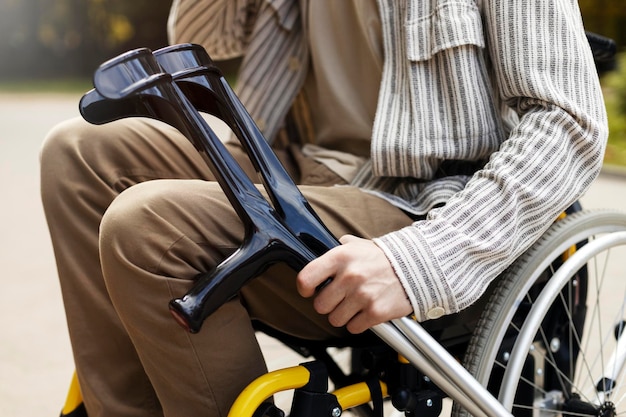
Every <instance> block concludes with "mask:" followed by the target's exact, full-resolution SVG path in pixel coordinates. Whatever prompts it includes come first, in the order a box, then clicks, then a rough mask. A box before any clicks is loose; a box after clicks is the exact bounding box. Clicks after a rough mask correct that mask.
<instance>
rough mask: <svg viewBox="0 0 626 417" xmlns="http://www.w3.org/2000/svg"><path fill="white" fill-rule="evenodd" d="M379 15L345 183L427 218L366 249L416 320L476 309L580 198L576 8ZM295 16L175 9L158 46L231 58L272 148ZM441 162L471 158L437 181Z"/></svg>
mask: <svg viewBox="0 0 626 417" xmlns="http://www.w3.org/2000/svg"><path fill="white" fill-rule="evenodd" d="M312 1H315V0H312ZM337 1H340V0H337ZM299 3H300V4H299ZM378 6H379V12H380V16H381V22H382V30H383V38H384V50H385V58H384V59H385V60H384V66H383V77H382V82H381V85H380V90H379V91H380V93H379V102H378V110H377V114H376V118H375V121H374V127H373V133H372V145H371V161H370V162H369V163H368V164H366V166H365V167H364V168H363V170H362V171H361V172H360V174H359V175H358V176H357V178H356V179H355V181H354V184H353V185H355V186H358V187H361V189H363V190H364V191H367V192H372V193H376V194H377V195H380V196H381V197H383V198H386V199H388V200H390V201H391V202H393V203H394V204H395V205H397V206H399V207H401V208H403V209H405V210H408V211H411V212H413V213H416V214H427V216H426V219H425V220H420V221H417V222H415V223H414V224H413V225H411V226H409V227H406V228H404V229H402V230H398V231H395V232H392V233H389V234H387V235H385V236H380V237H378V238H376V239H375V240H374V241H375V242H376V243H377V244H378V245H379V246H380V247H381V248H382V249H383V250H384V252H385V253H386V255H387V257H388V258H389V260H390V262H391V263H392V266H393V267H394V269H395V271H396V273H397V275H398V277H399V278H400V280H401V282H402V284H403V285H404V288H405V290H406V291H407V294H408V296H409V299H410V301H411V303H412V305H413V308H414V310H415V314H416V317H417V318H418V320H420V321H423V320H427V319H433V318H437V317H439V316H440V315H442V314H450V313H454V312H457V311H459V310H461V309H463V308H465V307H467V306H469V305H470V304H471V303H473V302H474V301H476V300H477V299H478V298H479V297H480V296H481V294H482V293H483V292H484V290H485V289H486V288H487V286H488V284H489V283H490V282H491V281H492V280H493V279H494V278H495V277H496V276H497V275H498V274H499V273H501V272H502V271H503V270H504V269H505V268H506V267H507V266H508V265H509V264H511V263H512V262H513V261H514V260H515V258H517V257H518V256H519V255H520V254H521V253H522V252H523V251H524V250H526V249H527V248H528V247H529V246H530V245H531V244H532V243H533V242H534V241H535V240H536V239H537V238H538V237H539V236H540V235H541V234H542V233H543V232H544V230H545V229H546V228H547V227H548V226H549V225H550V224H551V222H552V221H553V220H554V219H555V218H556V217H557V215H558V214H559V213H560V212H561V211H562V210H564V209H565V208H566V207H568V206H569V205H570V204H572V203H573V202H574V201H575V200H576V199H578V198H579V197H580V196H581V194H582V193H583V192H584V191H585V190H586V189H587V187H588V186H589V185H590V183H591V182H592V180H593V179H594V178H595V177H596V176H597V174H598V172H599V170H600V167H601V163H602V155H603V152H604V147H605V143H606V138H607V134H608V129H607V126H606V114H605V110H604V104H603V99H602V95H601V91H600V87H599V83H598V77H597V74H596V71H595V67H594V63H593V59H592V56H591V54H590V51H589V47H588V44H587V41H586V38H585V33H584V30H583V26H582V21H581V17H580V11H579V9H578V6H577V3H576V1H575V0H533V1H528V0H413V1H411V0H378ZM305 13H306V0H300V1H299V2H298V1H295V0H248V1H245V0H221V1H220V0H213V1H209V0H205V1H197V0H196V1H193V0H175V1H174V5H173V7H172V14H171V18H170V35H171V41H172V42H177V43H178V42H190V41H191V42H196V43H200V44H202V45H204V46H205V47H206V48H207V50H208V51H209V53H210V54H211V55H212V56H213V57H214V58H216V59H222V58H230V57H234V56H239V55H242V54H244V53H245V57H244V60H243V64H242V72H241V74H240V76H239V79H238V86H237V87H238V93H239V95H240V97H241V98H242V100H243V102H244V104H245V105H246V106H247V108H248V110H249V111H250V113H251V114H252V115H253V116H254V117H255V118H256V120H257V122H258V123H259V126H260V127H261V129H262V130H263V131H264V133H265V134H266V136H267V137H268V138H270V140H271V138H273V137H274V136H275V134H276V132H277V130H278V129H279V128H280V127H281V123H282V121H283V119H284V117H285V115H286V113H287V111H288V110H289V107H290V105H291V103H292V101H293V100H294V97H295V95H296V94H297V92H298V90H299V89H300V87H301V85H302V83H303V80H304V78H305V74H306V69H307V66H308V51H307V45H306V42H305V36H304V34H305V33H306V28H305V27H303V24H305V23H306V15H305ZM190 17H193V19H189V18H190ZM303 22H304V23H303ZM451 160H452V161H484V164H483V165H481V167H482V169H480V170H479V171H478V172H476V173H475V174H474V175H473V176H471V177H468V176H463V175H445V174H446V173H445V172H443V173H442V169H441V168H442V166H445V164H444V165H442V162H443V161H451ZM444 171H445V170H444ZM443 203H445V205H444V204H443ZM434 207H437V208H434Z"/></svg>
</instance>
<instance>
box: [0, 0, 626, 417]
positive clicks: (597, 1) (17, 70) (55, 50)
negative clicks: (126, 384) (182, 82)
mask: <svg viewBox="0 0 626 417" xmlns="http://www.w3.org/2000/svg"><path fill="white" fill-rule="evenodd" d="M579 3H580V6H581V11H582V14H583V18H584V20H585V24H586V27H587V29H588V30H589V31H592V32H596V33H598V34H601V35H604V36H607V37H610V38H613V39H614V40H615V41H616V42H617V44H618V47H619V50H620V53H619V54H618V56H617V58H616V60H615V61H614V62H611V63H609V64H608V65H604V66H603V68H602V70H603V72H602V77H601V81H602V85H603V88H604V92H605V98H606V105H607V109H608V113H609V122H610V130H611V131H610V139H609V147H608V149H607V153H606V159H605V167H606V170H605V175H603V176H601V178H600V180H599V181H597V182H596V184H594V186H593V187H592V189H591V190H590V191H589V193H588V195H587V196H586V197H585V199H584V202H583V203H584V205H585V206H586V207H617V208H622V207H623V206H624V205H626V193H624V192H623V190H624V179H626V53H624V52H621V51H626V49H625V47H626V3H625V2H624V0H580V1H579ZM170 5H171V3H170V1H159V0H130V1H129V0H0V268H1V269H0V271H1V273H0V285H1V287H0V415H1V416H20V415H24V416H39V415H41V416H48V417H50V416H54V415H58V413H59V411H60V407H61V405H62V403H63V399H64V397H65V393H66V390H67V387H68V383H69V380H70V377H71V373H72V371H73V361H72V357H71V350H70V347H69V340H68V335H67V329H66V326H65V318H64V314H63V306H62V302H61V295H60V290H59V285H58V281H57V277H56V267H55V263H54V256H53V253H52V248H51V245H50V243H49V238H48V233H47V227H46V223H45V219H44V215H43V210H42V208H41V202H40V199H39V163H38V153H39V149H40V147H41V143H42V142H43V140H44V138H45V136H46V133H47V132H48V131H49V130H50V129H51V128H52V127H53V126H54V125H55V124H57V123H59V122H60V121H62V120H64V119H67V118H70V117H77V116H78V100H79V99H80V97H81V95H82V94H83V93H84V92H85V91H87V90H88V89H90V88H91V75H92V73H93V71H94V70H95V69H96V68H97V66H98V65H99V64H100V63H102V62H103V61H105V60H107V59H109V58H112V57H114V56H116V55H118V54H119V53H122V52H125V51H127V50H129V49H133V48H138V47H148V48H151V49H157V48H160V47H162V46H165V45H166V44H167V38H166V31H165V28H166V22H167V15H168V12H169V8H170ZM221 65H222V67H223V69H224V70H225V72H232V71H233V69H234V68H235V66H236V62H227V63H222V64H221ZM606 172H609V174H608V175H606ZM622 196H624V197H622ZM268 346H269V348H268ZM264 348H265V351H266V352H269V354H270V355H271V356H273V357H275V358H277V357H279V356H280V358H281V359H284V350H279V351H280V354H272V349H275V350H276V349H281V348H280V347H276V346H274V347H272V346H271V342H268V341H266V342H265V344H264ZM277 352H278V351H277ZM289 363H293V361H292V362H289ZM269 365H270V368H274V369H275V368H276V367H279V366H280V362H278V363H277V362H276V361H274V362H271V363H270V364H269Z"/></svg>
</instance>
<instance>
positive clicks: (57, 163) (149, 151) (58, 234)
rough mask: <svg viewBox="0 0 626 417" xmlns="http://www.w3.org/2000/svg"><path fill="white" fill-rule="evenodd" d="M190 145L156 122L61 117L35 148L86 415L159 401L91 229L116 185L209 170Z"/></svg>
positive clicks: (135, 409) (129, 412)
mask: <svg viewBox="0 0 626 417" xmlns="http://www.w3.org/2000/svg"><path fill="white" fill-rule="evenodd" d="M210 177H211V175H210V173H209V171H208V168H207V167H206V165H205V164H204V162H203V161H202V160H201V158H200V156H199V154H198V153H197V152H196V150H195V149H194V148H193V147H192V146H191V145H190V144H189V143H188V141H187V140H186V139H185V138H183V137H182V136H181V135H180V134H179V133H178V132H177V131H176V130H175V129H173V128H171V127H169V126H166V125H164V124H162V123H159V122H155V121H150V120H143V119H128V120H123V121H119V122H114V123H110V124H107V125H104V126H93V125H90V124H88V123H86V122H84V121H83V120H82V119H74V120H71V121H67V122H65V123H63V124H61V125H59V126H58V127H56V128H55V129H54V130H53V131H51V132H50V134H49V135H48V137H47V138H46V141H45V143H44V146H43V148H42V152H41V187H42V201H43V205H44V210H45V213H46V218H47V221H48V225H49V229H50V235H51V239H52V243H53V247H54V252H55V257H56V261H57V267H58V273H59V278H60V282H61V289H62V293H63V299H64V304H65V309H66V313H67V321H68V328H69V332H70V337H71V342H72V348H73V352H74V357H75V363H76V368H77V372H78V376H79V380H80V385H81V389H82V392H83V396H84V399H85V404H86V405H87V409H88V412H89V414H90V416H92V417H95V416H103V415H109V416H122V415H124V416H146V415H151V416H154V415H158V414H160V413H161V410H160V404H159V402H158V401H157V398H156V396H155V394H154V391H153V389H152V384H151V383H150V381H149V380H148V378H147V376H146V374H145V372H144V371H143V367H142V365H141V363H140V362H139V359H138V357H137V354H136V351H135V348H134V346H133V344H132V341H131V340H130V339H129V338H128V335H127V333H126V330H125V329H124V327H123V325H122V323H121V322H120V321H119V318H118V316H117V313H116V312H115V310H114V309H113V307H112V305H111V302H110V299H109V296H108V292H107V290H106V288H105V284H104V281H103V279H102V273H101V268H100V261H99V256H98V229H99V226H100V220H101V217H102V214H103V213H104V211H105V210H106V208H107V207H108V206H109V204H110V203H111V201H113V199H115V198H116V196H117V195H118V194H119V193H120V192H121V191H123V190H124V189H126V188H128V187H130V186H132V185H134V184H136V183H139V182H143V181H149V180H153V179H156V178H210Z"/></svg>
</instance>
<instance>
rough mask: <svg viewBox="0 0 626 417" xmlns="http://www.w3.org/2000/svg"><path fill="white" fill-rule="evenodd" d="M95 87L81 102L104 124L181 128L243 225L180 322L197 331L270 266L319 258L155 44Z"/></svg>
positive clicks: (86, 113)
mask: <svg viewBox="0 0 626 417" xmlns="http://www.w3.org/2000/svg"><path fill="white" fill-rule="evenodd" d="M94 86H95V89H94V90H92V91H90V92H89V93H87V94H86V95H85V96H84V97H83V99H82V100H81V104H80V109H81V114H82V115H83V117H84V118H85V119H86V120H87V121H89V122H91V123H94V124H103V123H107V122H110V121H113V120H116V119H120V118H124V117H135V116H143V117H150V118H154V119H158V120H161V121H163V122H166V123H168V124H170V125H172V126H174V127H176V128H177V129H178V130H180V131H181V132H182V133H183V134H184V135H185V136H186V137H187V138H188V139H189V140H190V141H191V142H192V143H193V144H194V145H195V146H196V148H197V149H198V150H199V151H200V153H201V154H202V155H203V157H204V158H205V160H206V161H207V163H208V165H209V167H210V169H211V171H212V172H213V174H214V176H215V177H216V180H217V181H218V182H219V184H220V186H221V187H222V189H223V191H224V193H225V194H226V196H227V198H228V200H229V202H230V203H231V204H232V206H233V208H234V209H235V211H236V213H237V215H238V216H239V218H240V219H241V220H242V222H243V224H244V230H245V237H244V242H243V243H242V245H241V246H240V248H239V249H238V250H237V251H235V253H233V254H232V255H231V256H230V257H228V258H227V259H226V260H224V261H223V262H221V263H220V264H219V265H218V266H217V267H216V268H215V269H214V270H213V271H211V272H209V273H206V274H201V275H200V276H199V277H198V279H197V282H196V284H195V286H194V288H193V289H192V290H191V291H190V292H189V293H188V294H187V295H185V296H184V297H183V298H182V299H180V300H179V301H180V303H179V304H180V306H181V308H180V309H179V308H178V306H179V304H178V303H173V305H172V313H173V314H174V317H175V318H176V319H177V321H178V322H179V323H180V324H181V325H182V326H184V327H185V328H187V329H188V330H189V331H191V332H197V331H198V330H199V329H200V327H201V325H202V322H203V320H204V319H205V318H206V317H207V316H208V315H209V314H211V313H212V312H213V311H215V310H216V309H217V308H219V306H221V305H222V304H223V303H224V302H225V301H227V300H228V299H230V298H231V297H232V296H234V295H235V294H236V293H237V291H238V290H239V288H241V287H242V286H243V285H244V284H245V282H247V281H248V280H250V279H252V278H254V277H256V276H258V275H259V274H260V273H262V272H263V271H264V270H265V269H266V268H267V267H268V266H269V265H271V264H273V263H276V262H286V263H287V264H288V265H289V266H290V267H292V268H294V269H296V270H299V269H301V268H302V267H303V266H304V265H305V264H306V263H308V262H309V261H311V260H312V259H314V258H315V257H316V254H315V253H314V252H312V251H311V250H310V249H309V248H308V247H307V246H306V245H305V244H304V243H303V242H302V241H301V240H300V239H298V238H297V237H296V236H295V234H294V233H293V232H292V231H291V230H290V229H289V228H288V227H287V226H286V225H285V224H284V223H283V221H282V219H281V218H280V216H279V215H278V213H277V212H276V210H275V209H274V207H272V206H271V205H270V204H269V203H268V202H267V200H266V199H265V198H264V197H263V195H262V194H261V193H260V192H259V190H258V189H257V188H256V187H255V186H254V184H253V183H252V181H251V180H250V179H249V178H248V177H247V175H246V174H245V173H244V171H243V170H242V169H241V167H240V166H239V165H238V164H237V162H236V161H235V159H234V158H233V157H232V155H231V154H230V153H229V152H228V150H227V149H226V147H225V146H224V145H223V144H222V142H221V141H220V140H219V139H218V138H217V136H216V135H215V133H214V132H213V131H212V130H211V128H210V127H209V126H208V124H207V123H206V121H205V120H204V119H203V118H202V116H201V115H200V114H199V113H198V111H197V110H196V109H195V108H194V107H193V105H192V104H191V103H190V102H189V100H188V99H187V97H186V96H185V94H184V93H183V92H182V91H181V89H180V88H178V86H177V85H176V83H174V82H173V80H172V77H171V75H170V74H166V73H164V72H163V70H162V68H161V67H160V66H159V65H158V63H157V62H156V60H155V58H154V56H153V55H152V53H151V51H150V50H148V49H140V50H135V51H131V52H128V53H126V54H123V55H121V56H119V57H117V58H114V59H112V60H110V61H107V62H106V63H104V64H102V65H101V66H100V68H99V69H98V70H97V71H96V73H95V75H94ZM214 110H215V109H214ZM215 111H216V112H218V111H217V110H215Z"/></svg>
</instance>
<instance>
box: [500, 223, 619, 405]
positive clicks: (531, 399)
mask: <svg viewBox="0 0 626 417" xmlns="http://www.w3.org/2000/svg"><path fill="white" fill-rule="evenodd" d="M624 245H626V233H624V232H620V233H613V234H610V235H607V236H603V237H601V238H599V239H596V240H594V241H592V242H590V243H589V244H587V245H586V246H585V247H584V248H582V249H581V250H580V251H579V252H578V253H576V254H575V255H574V256H572V258H571V259H570V260H568V262H566V263H565V264H564V265H563V266H562V267H560V268H559V270H558V271H552V272H554V276H552V278H551V279H550V281H549V282H548V284H546V286H545V288H544V291H542V292H541V295H540V296H539V297H538V298H537V299H533V297H532V294H527V295H526V299H527V301H528V302H529V303H532V305H533V307H532V309H531V310H530V313H529V314H528V317H527V318H526V320H525V321H524V324H523V326H521V327H520V326H519V324H518V323H516V322H515V320H512V324H511V328H510V329H508V332H510V333H512V334H513V337H514V339H515V345H514V347H513V348H512V349H510V350H509V349H507V348H506V347H503V348H502V349H500V352H499V353H498V355H497V358H496V360H495V365H494V367H495V368H496V369H498V368H499V369H500V370H504V371H505V375H504V378H503V379H502V380H501V381H502V383H501V385H502V387H503V389H502V390H501V394H500V396H499V398H500V400H501V401H502V402H503V404H504V405H505V406H506V407H507V408H509V409H511V407H515V408H514V411H516V415H525V414H526V415H532V416H536V415H540V416H541V415H546V416H549V415H572V416H573V415H602V416H611V415H620V413H626V400H625V398H626V393H625V392H624V389H623V386H624V378H625V375H624V372H621V369H622V368H623V365H624V361H626V337H617V338H616V337H615V336H614V335H615V334H618V335H621V334H622V332H621V329H622V328H623V327H624V324H623V323H624V320H625V317H626V303H625V301H626V280H623V279H618V278H617V277H619V275H620V272H621V271H620V266H619V263H620V260H624V259H626V246H624ZM613 263H617V264H618V265H617V266H616V267H615V268H614V267H612V266H611V265H612V264H613ZM583 273H584V274H586V277H585V283H586V284H585V286H586V287H587V288H585V290H584V293H586V310H584V311H583V313H584V314H583V315H582V317H584V319H583V320H582V324H580V321H581V320H580V317H581V316H580V312H578V313H574V314H572V313H571V312H572V311H577V310H575V309H574V307H575V306H574V304H576V305H577V306H584V305H585V303H581V300H580V299H579V298H580V296H581V289H580V286H581V283H582V280H581V279H580V277H581V274H583ZM617 287H619V288H617ZM607 294H608V295H607ZM577 297H578V298H577ZM559 305H560V306H561V307H563V308H560V309H561V310H563V311H567V312H570V313H566V314H565V323H564V324H563V325H560V324H559V326H560V327H561V333H558V332H557V333H555V331H554V330H553V329H552V327H554V326H555V323H553V322H550V320H549V319H548V318H547V317H549V314H551V311H552V310H554V311H557V310H558V309H559ZM522 307H523V306H522ZM580 308H582V307H580ZM551 309H552V310H551ZM583 328H584V331H582V330H583ZM616 328H617V329H618V331H616V330H615V329H616ZM516 333H517V335H515V334H516ZM625 336H626V334H625ZM563 350H565V357H566V358H567V359H566V360H565V361H564V360H563V359H562V358H561V356H562V354H561V351H563ZM508 352H510V353H508ZM614 352H619V353H620V354H619V355H617V357H616V358H613V357H612V356H615V355H614ZM507 353H508V354H507ZM610 363H614V365H610ZM609 368H612V369H609ZM548 375H550V378H548ZM548 379H549V381H547V380H548ZM518 383H519V386H518ZM514 387H517V388H519V389H516V388H514ZM598 387H600V388H607V387H608V388H610V389H607V390H606V392H601V390H599V389H598ZM516 391H517V393H518V397H517V399H516V398H514V397H515V395H514V394H515V392H516ZM524 393H525V394H524ZM520 398H521V399H520Z"/></svg>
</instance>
